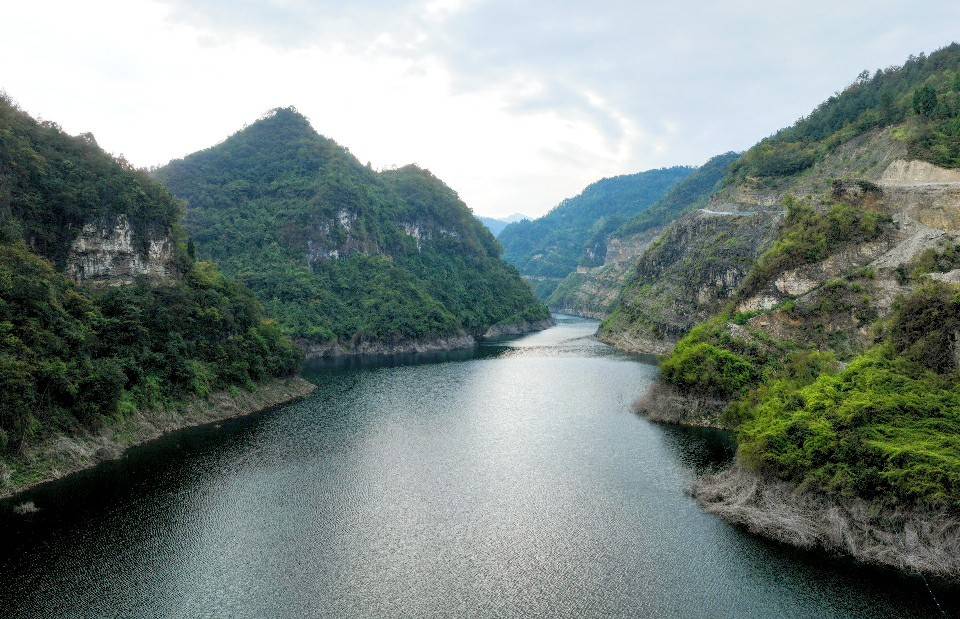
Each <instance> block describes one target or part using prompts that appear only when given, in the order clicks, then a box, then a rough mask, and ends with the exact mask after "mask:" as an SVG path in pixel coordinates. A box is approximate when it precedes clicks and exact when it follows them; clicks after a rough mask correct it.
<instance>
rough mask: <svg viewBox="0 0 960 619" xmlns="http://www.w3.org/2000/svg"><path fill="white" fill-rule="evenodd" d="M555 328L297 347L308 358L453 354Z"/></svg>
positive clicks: (526, 326) (534, 325) (511, 327)
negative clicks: (499, 340) (488, 342)
mask: <svg viewBox="0 0 960 619" xmlns="http://www.w3.org/2000/svg"><path fill="white" fill-rule="evenodd" d="M553 325H554V321H553V319H552V318H547V319H544V320H536V321H526V322H519V323H513V324H508V325H493V326H491V327H489V328H488V329H487V330H486V331H485V332H484V333H483V335H480V336H473V335H469V334H467V333H460V334H457V335H450V336H445V337H438V338H433V339H426V340H403V341H400V342H394V343H386V342H379V341H373V342H360V343H359V344H353V345H351V344H347V345H344V344H342V343H340V342H320V343H311V342H307V341H305V340H297V342H296V343H297V346H299V347H300V349H301V350H302V351H303V354H304V357H305V358H306V359H307V360H308V361H310V360H316V359H331V360H335V359H350V358H354V357H380V356H390V355H409V354H420V353H436V352H453V351H456V350H466V349H468V348H475V347H476V346H479V345H480V342H482V341H485V340H489V339H496V338H502V337H511V336H516V335H525V334H527V333H534V332H536V331H543V330H544V329H548V328H550V327H552V326H553Z"/></svg>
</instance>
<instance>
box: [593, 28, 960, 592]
mask: <svg viewBox="0 0 960 619" xmlns="http://www.w3.org/2000/svg"><path fill="white" fill-rule="evenodd" d="M711 222H713V223H711ZM958 284H960V45H957V44H953V45H950V46H948V47H946V48H943V49H941V50H939V51H937V52H935V53H933V54H931V55H930V56H929V57H927V56H923V55H920V56H916V57H911V58H910V59H909V60H908V61H907V62H906V63H905V64H904V65H903V66H902V67H891V68H888V69H885V70H882V71H877V72H876V73H875V74H874V75H873V76H871V75H870V74H869V73H866V72H865V73H863V74H861V76H860V77H858V79H857V80H856V81H855V82H854V83H853V84H851V85H850V86H849V87H847V88H846V89H844V90H843V91H842V92H840V93H838V94H837V95H836V96H834V97H831V98H830V99H828V100H827V101H825V102H824V103H823V104H821V105H820V106H819V107H817V108H816V109H815V110H814V111H813V112H811V114H810V115H808V116H806V117H804V118H802V119H800V120H799V121H797V122H796V123H795V124H794V125H793V126H791V127H788V128H786V129H783V130H781V131H779V132H777V133H776V134H774V135H773V136H771V137H769V138H767V139H765V140H763V141H761V142H760V143H759V144H757V145H756V146H754V147H753V148H751V149H750V150H748V151H747V152H746V153H745V154H744V155H743V157H741V158H740V159H739V160H738V161H737V162H736V163H734V164H733V166H732V168H731V170H730V173H729V174H728V176H727V178H726V179H725V180H724V182H723V184H722V186H721V187H720V188H719V189H718V190H717V191H716V192H715V193H714V194H713V195H712V196H711V198H710V203H709V205H708V210H706V211H698V212H693V213H690V214H688V215H686V216H684V217H681V218H680V219H679V220H677V221H676V222H675V223H674V224H672V225H671V226H669V227H668V228H667V229H666V230H665V231H664V233H663V234H662V235H661V236H660V237H659V239H658V240H657V241H655V242H654V243H653V245H652V246H651V247H650V248H649V249H648V250H647V251H646V252H645V253H644V255H643V256H642V257H641V258H640V261H639V262H638V267H637V269H636V270H635V271H634V273H633V275H632V276H631V278H630V279H629V281H628V282H627V284H626V286H625V288H624V290H623V292H622V293H621V297H620V301H619V305H618V308H617V309H616V310H615V312H614V314H613V315H612V316H611V317H610V318H609V319H608V320H607V321H605V322H604V324H603V326H602V328H601V337H602V338H603V339H605V340H607V341H610V342H612V343H615V344H617V345H619V346H621V347H624V348H629V349H632V350H653V351H654V352H662V353H667V355H666V357H665V359H664V360H663V362H662V364H661V374H660V380H659V382H658V383H657V384H656V385H655V386H654V388H653V389H652V390H651V391H650V392H649V393H647V394H645V395H644V396H643V397H642V398H641V400H640V401H639V402H638V403H637V408H638V410H640V411H642V412H644V413H645V414H647V415H649V416H650V417H652V418H654V419H659V420H663V421H669V422H673V423H684V424H691V425H719V426H723V427H727V428H731V429H733V430H735V431H736V436H737V439H738V443H739V447H738V451H737V459H736V463H735V464H734V465H733V466H732V467H731V468H730V469H729V470H726V471H723V472H721V473H719V474H716V475H708V476H705V477H704V478H702V479H700V480H699V481H698V482H697V485H696V487H695V489H694V490H695V495H696V497H697V498H698V500H699V501H700V502H701V503H702V504H703V505H704V506H705V507H706V508H707V509H708V510H710V511H712V512H714V513H717V514H719V515H721V516H723V517H724V518H727V519H729V520H731V521H733V522H736V523H739V524H743V525H745V526H746V527H748V528H750V530H752V531H755V532H757V533H760V534H763V535H766V536H768V537H771V538H774V539H777V540H780V541H783V542H786V543H791V544H795V545H798V546H803V547H822V548H826V549H828V550H829V551H831V552H839V553H844V554H849V555H852V556H854V557H856V558H858V559H860V560H863V561H868V562H872V563H880V564H885V565H892V566H894V567H898V568H901V569H905V570H910V571H913V572H916V571H919V572H922V573H928V574H935V575H939V576H945V577H948V578H952V579H955V578H957V577H958V576H960V558H958V557H960V555H958V553H957V548H958V547H960V539H958V537H957V535H956V533H955V531H957V530H960V507H958V506H960V459H958V458H957V453H958V447H960V344H958V341H960V285H958ZM691 317H693V320H695V321H699V324H697V325H695V326H694V325H692V324H691V323H692V322H693V321H692V320H691Z"/></svg>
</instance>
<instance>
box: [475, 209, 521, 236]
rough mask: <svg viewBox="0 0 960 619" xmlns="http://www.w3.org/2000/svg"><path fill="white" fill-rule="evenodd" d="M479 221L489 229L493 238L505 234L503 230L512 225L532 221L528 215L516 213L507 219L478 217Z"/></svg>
mask: <svg viewBox="0 0 960 619" xmlns="http://www.w3.org/2000/svg"><path fill="white" fill-rule="evenodd" d="M477 219H479V220H480V223H482V224H483V225H484V226H486V227H487V230H489V231H490V232H491V233H492V234H493V236H500V233H501V232H503V229H504V228H506V227H507V226H509V225H510V224H512V223H516V222H518V221H523V220H524V219H530V218H529V217H527V216H526V215H521V214H520V213H514V214H513V215H509V216H507V217H499V218H498V217H483V216H482V215H477Z"/></svg>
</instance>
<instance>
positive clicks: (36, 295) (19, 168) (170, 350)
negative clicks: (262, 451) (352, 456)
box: [0, 99, 301, 482]
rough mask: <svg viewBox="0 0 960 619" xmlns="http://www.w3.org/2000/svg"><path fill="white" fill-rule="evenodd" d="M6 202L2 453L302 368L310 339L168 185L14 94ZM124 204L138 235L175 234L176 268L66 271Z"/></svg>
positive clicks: (0, 150) (0, 203) (0, 130)
mask: <svg viewBox="0 0 960 619" xmlns="http://www.w3.org/2000/svg"><path fill="white" fill-rule="evenodd" d="M0 214H2V228H0V229H2V238H0V335H2V337H0V461H2V460H4V459H6V458H13V457H16V456H17V455H19V454H22V453H24V452H25V451H27V450H29V448H30V447H31V446H32V445H34V444H35V443H36V442H37V441H39V440H41V439H43V438H44V437H45V436H47V435H48V434H50V433H52V432H54V431H62V432H66V433H71V432H75V431H78V430H83V429H86V430H95V429H97V428H99V427H101V426H103V425H104V424H110V423H112V422H113V421H114V420H117V419H122V418H124V417H128V416H131V415H133V414H135V413H136V412H137V411H140V410H146V409H151V408H158V407H167V406H170V405H172V404H174V403H176V402H179V401H183V400H189V399H191V398H196V397H205V396H207V395H208V394H210V393H211V392H213V391H214V390H218V389H223V388H227V387H234V386H236V387H250V388H253V387H254V386H255V385H256V383H258V382H259V381H261V380H263V379H266V378H268V377H274V376H286V375H290V374H292V373H295V372H296V371H297V370H298V368H299V364H300V359H301V355H300V352H299V351H298V350H297V349H296V348H295V347H294V345H293V344H292V342H291V341H290V340H289V339H287V338H286V337H284V336H283V335H281V333H280V330H279V328H278V327H277V326H276V325H275V324H274V323H272V322H270V321H269V320H266V318H265V316H264V313H263V309H262V307H261V305H260V303H259V302H258V301H257V300H256V299H255V298H254V297H253V296H252V295H251V293H250V292H249V291H247V290H246V289H244V288H243V287H242V286H240V285H239V284H237V283H235V282H233V281H231V280H229V279H227V278H225V277H224V276H223V275H222V274H220V273H219V271H218V270H217V269H216V267H215V266H214V265H212V264H210V263H204V262H195V261H194V259H193V257H192V256H191V255H190V250H189V244H188V243H187V242H186V241H185V237H184V235H183V232H182V230H181V228H180V225H179V215H180V212H179V206H178V204H177V202H176V200H175V199H174V198H173V197H172V196H170V194H169V193H168V192H167V191H166V190H165V189H164V188H163V187H161V186H160V185H159V184H157V183H156V182H154V181H152V180H151V179H149V178H148V177H147V176H146V175H145V174H143V173H141V172H138V171H136V170H133V169H131V168H130V166H129V165H127V164H126V163H124V162H123V161H115V160H114V159H112V158H111V157H110V156H109V155H107V154H106V153H104V152H103V151H102V150H100V149H99V148H98V147H97V146H96V143H95V142H94V140H93V138H92V137H91V136H89V135H85V136H80V137H70V136H68V135H66V134H64V133H63V132H62V131H60V129H59V128H58V127H57V126H56V125H54V124H52V123H39V122H37V121H35V120H33V119H32V118H30V117H29V116H28V115H26V114H25V113H23V112H22V111H20V110H19V109H17V108H16V106H14V105H13V104H12V103H11V102H10V101H9V100H8V99H2V100H0ZM120 215H123V216H125V217H126V218H127V219H128V220H129V221H130V222H131V224H132V228H133V231H134V244H135V245H136V243H137V242H138V236H137V231H138V230H140V231H143V230H146V229H153V230H158V231H161V232H165V233H167V234H169V235H171V237H172V238H173V239H174V242H175V246H176V256H175V262H176V270H177V277H176V278H175V279H172V280H170V281H166V282H163V283H161V284H159V285H158V284H157V283H156V282H148V281H146V280H143V281H139V282H137V283H135V284H133V285H130V286H113V287H105V288H99V289H95V288H90V287H83V286H78V285H77V284H75V283H74V282H73V281H72V280H70V279H68V278H67V277H65V276H64V274H63V271H64V269H65V267H66V261H67V260H68V256H69V248H70V246H71V243H72V241H73V240H74V238H76V236H77V235H78V234H79V232H80V228H81V227H82V225H83V224H84V223H87V222H92V221H98V222H100V223H104V222H110V221H115V220H116V218H117V217H118V216H120ZM140 249H141V250H143V249H144V248H140ZM0 463H2V462H0ZM14 482H17V480H14Z"/></svg>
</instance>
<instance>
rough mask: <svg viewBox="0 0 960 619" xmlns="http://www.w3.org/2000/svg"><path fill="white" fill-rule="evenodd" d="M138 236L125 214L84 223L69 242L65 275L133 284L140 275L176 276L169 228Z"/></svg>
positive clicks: (111, 283)
mask: <svg viewBox="0 0 960 619" xmlns="http://www.w3.org/2000/svg"><path fill="white" fill-rule="evenodd" d="M145 236H146V238H143V239H135V238H134V231H133V229H132V227H131V226H130V222H129V220H128V219H127V216H126V215H123V214H121V215H117V216H116V217H114V218H112V219H101V220H100V221H98V222H90V223H87V224H84V226H83V228H81V230H80V234H79V235H78V236H77V237H76V238H75V239H74V240H73V242H72V243H71V244H70V251H69V254H68V255H67V264H66V274H67V275H68V276H69V277H71V278H72V279H73V280H74V281H77V282H79V283H86V284H93V285H109V286H115V285H121V284H130V283H133V281H134V280H135V279H136V278H137V277H146V278H148V279H150V280H153V281H155V282H158V283H159V282H163V281H168V280H171V279H173V278H174V277H176V275H177V268H176V262H175V254H174V242H173V240H172V238H171V235H170V230H169V229H168V230H166V231H161V232H157V233H152V234H145Z"/></svg>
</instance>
